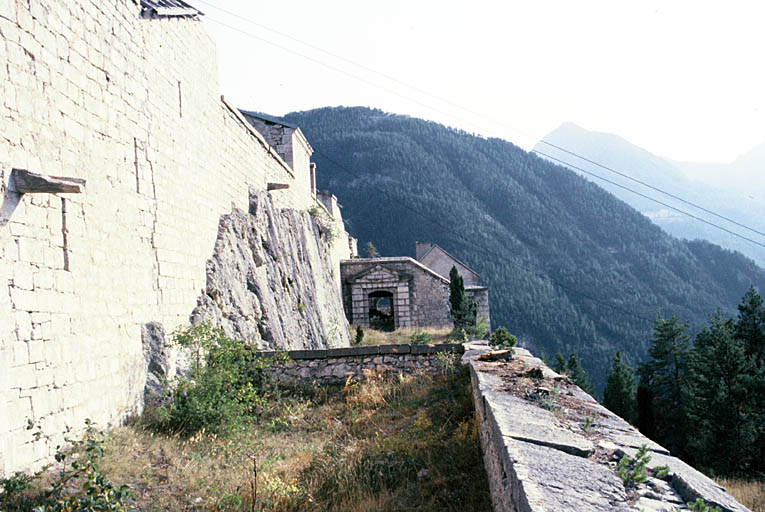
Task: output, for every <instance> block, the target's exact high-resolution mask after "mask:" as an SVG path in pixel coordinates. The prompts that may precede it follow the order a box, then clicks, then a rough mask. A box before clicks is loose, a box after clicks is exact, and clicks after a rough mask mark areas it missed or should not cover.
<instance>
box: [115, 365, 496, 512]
mask: <svg viewBox="0 0 765 512" xmlns="http://www.w3.org/2000/svg"><path fill="white" fill-rule="evenodd" d="M280 404H281V407H280V408H278V411H277V412H275V413H274V414H273V415H272V416H271V417H268V418H261V419H260V421H259V422H258V423H257V424H253V425H251V426H249V427H247V428H246V429H245V430H244V431H242V432H240V433H238V434H236V435H234V436H233V437H231V438H219V437H216V436H215V435H212V434H204V433H203V434H198V435H196V436H194V437H192V438H188V439H184V438H180V437H178V436H168V435H164V434H158V433H155V432H152V431H150V430H148V429H146V428H145V427H143V426H142V425H141V422H140V421H139V422H136V424H134V425H131V426H127V427H122V428H119V429H116V430H114V431H113V432H112V433H111V434H110V435H109V437H108V439H107V442H106V445H105V447H104V448H105V451H106V455H105V457H104V459H103V460H102V462H101V464H100V466H101V470H102V473H103V474H104V475H105V476H106V477H107V478H109V479H110V480H111V481H113V482H115V483H117V484H123V483H125V484H128V485H129V486H130V487H131V488H132V489H133V490H134V491H135V494H136V497H137V501H138V503H137V504H138V506H139V508H140V510H143V511H173V512H175V511H191V510H200V511H201V510H211V511H228V510H246V511H251V510H259V511H261V510H268V511H287V510H304V511H325V510H327V511H348V510H354V511H356V510H358V511H364V510H367V511H383V510H424V511H428V510H432V511H436V510H438V511H450V510H454V511H461V512H464V511H469V510H490V509H491V503H490V499H489V490H488V483H487V480H486V474H485V472H484V469H483V463H482V459H481V452H480V446H479V443H478V437H477V424H476V421H475V419H474V414H473V407H472V402H471V397H470V388H469V378H468V376H467V375H466V373H465V372H462V373H459V374H455V375H451V376H435V377H431V376H425V375H415V376H401V375H397V376H392V377H382V376H378V375H374V374H369V375H367V378H366V379H364V380H363V381H361V382H359V381H355V380H354V381H350V382H348V383H347V384H346V386H344V387H335V388H327V387H306V388H302V389H291V390H286V391H285V394H284V395H283V397H282V398H281V401H280ZM253 469H256V470H257V475H256V474H255V472H254V471H253ZM253 486H255V487H253ZM256 494H257V495H256Z"/></svg>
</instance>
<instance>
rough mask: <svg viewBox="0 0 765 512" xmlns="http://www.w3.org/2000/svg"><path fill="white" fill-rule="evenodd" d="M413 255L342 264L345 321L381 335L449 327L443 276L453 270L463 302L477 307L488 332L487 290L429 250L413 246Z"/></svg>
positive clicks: (434, 249) (448, 258) (448, 259)
mask: <svg viewBox="0 0 765 512" xmlns="http://www.w3.org/2000/svg"><path fill="white" fill-rule="evenodd" d="M417 255H418V259H414V258H410V257H408V256H402V257H393V258H363V259H360V258H357V259H351V260H345V261H342V262H341V263H340V276H341V279H342V286H343V301H344V305H345V314H346V317H347V318H348V321H349V322H350V323H351V324H353V325H356V326H360V327H369V328H372V329H378V330H385V331H392V330H394V329H400V328H406V327H410V328H428V327H429V328H444V327H451V326H452V319H451V316H450V314H449V278H448V273H449V270H450V269H451V267H452V265H454V266H455V267H457V271H458V272H459V273H460V275H462V277H463V279H464V281H465V292H466V294H467V296H468V297H470V298H471V299H473V300H474V301H476V302H477V303H478V317H479V318H480V317H486V324H487V326H489V327H490V317H489V289H488V287H486V286H479V285H478V284H477V282H478V278H479V277H480V276H479V275H478V273H476V272H475V271H474V270H473V269H471V268H470V267H468V266H467V265H465V264H464V263H462V262H461V261H459V260H458V259H456V258H454V257H453V256H452V255H451V254H449V253H448V252H446V251H445V250H444V249H442V248H441V247H439V246H438V245H435V244H421V243H418V244H417ZM426 262H427V263H428V264H426ZM430 265H432V266H433V267H435V268H438V269H439V270H440V271H441V272H440V273H439V272H436V271H435V270H434V269H433V268H431V266H430ZM442 274H446V275H442Z"/></svg>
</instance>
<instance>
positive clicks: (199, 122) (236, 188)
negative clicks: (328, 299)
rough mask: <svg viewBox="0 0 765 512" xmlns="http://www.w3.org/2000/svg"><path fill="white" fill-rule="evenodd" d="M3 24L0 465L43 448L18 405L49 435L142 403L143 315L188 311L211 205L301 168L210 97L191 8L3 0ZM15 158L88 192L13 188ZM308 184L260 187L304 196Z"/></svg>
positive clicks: (169, 317)
mask: <svg viewBox="0 0 765 512" xmlns="http://www.w3.org/2000/svg"><path fill="white" fill-rule="evenodd" d="M0 34H1V36H0V37H2V39H0V52H2V53H3V54H4V55H6V56H7V57H6V58H7V60H6V62H7V65H6V66H2V67H0V90H2V94H1V95H0V97H2V100H1V102H0V194H1V195H2V204H1V205H0V283H2V287H3V289H2V290H0V476H2V475H7V474H9V473H10V472H11V471H14V470H17V469H27V468H32V467H35V466H39V465H40V464H41V463H42V462H43V461H45V460H46V459H47V458H48V457H49V456H50V455H51V446H55V442H53V443H50V444H45V443H42V442H38V443H32V442H30V440H31V437H30V436H29V432H28V431H26V430H25V428H24V427H25V425H26V420H27V418H29V419H32V420H34V421H38V422H40V423H41V424H42V426H43V429H44V431H45V432H46V433H51V434H55V433H57V432H62V431H63V429H64V426H65V425H69V426H72V427H77V426H81V425H82V422H83V420H84V419H85V418H92V419H93V420H94V421H96V422H98V423H99V424H100V425H102V426H105V425H106V424H108V423H110V422H116V421H120V420H121V419H122V418H125V417H126V416H128V415H131V414H134V413H136V412H138V411H139V410H140V408H141V406H142V394H143V387H144V382H145V379H146V361H145V359H144V354H143V349H142V344H141V326H142V325H144V324H146V323H148V322H152V321H156V322H160V323H162V324H163V325H164V326H165V328H166V329H167V330H168V331H169V330H172V329H173V328H174V327H175V326H178V325H181V324H184V323H186V322H187V321H188V318H189V314H190V313H191V311H192V310H193V308H194V306H195V303H196V300H197V298H198V296H199V295H200V293H201V290H202V289H203V288H204V287H205V263H206V261H207V259H208V258H210V256H211V254H212V251H213V246H214V243H215V239H216V235H217V231H218V229H217V228H218V221H219V218H220V217H221V215H223V214H226V213H229V212H230V211H231V210H232V206H236V207H238V208H241V209H244V210H245V211H246V210H247V207H248V199H249V195H248V189H249V187H253V188H255V189H259V190H265V188H266V184H267V183H268V182H280V183H290V184H292V185H295V175H296V174H298V173H293V172H292V170H291V169H290V167H289V166H287V165H286V164H285V162H284V161H283V160H282V159H281V158H280V157H278V155H276V153H275V151H273V150H269V148H268V146H267V144H266V143H265V141H264V139H263V138H262V137H261V136H260V135H258V134H257V133H256V132H255V131H254V130H252V129H251V127H249V126H248V125H247V124H246V122H245V121H244V120H243V119H242V117H241V115H240V114H239V113H238V112H237V111H235V110H233V109H232V108H230V107H229V106H228V105H227V104H226V103H225V102H222V101H221V97H220V92H219V87H218V83H217V79H216V77H217V76H218V70H217V64H216V60H215V47H214V45H213V43H212V41H211V39H210V37H209V36H208V35H207V33H206V32H205V30H204V28H203V26H202V23H201V22H200V21H198V20H196V19H191V18H173V19H167V18H165V19H151V20H149V19H140V18H139V6H138V5H137V4H136V3H135V1H134V0H112V1H109V2H106V3H105V2H97V1H95V0H92V1H91V0H70V1H67V2H60V1H56V0H35V1H33V2H18V1H13V0H11V1H5V2H0ZM303 163H305V164H306V165H307V162H301V164H300V165H303ZM12 168H23V169H27V170H29V171H32V172H38V173H42V174H48V175H57V176H68V177H76V178H84V179H86V180H87V185H86V191H85V193H83V194H60V195H51V194H24V195H23V196H20V195H19V194H17V193H15V191H14V188H13V184H12V183H11V180H10V175H11V169H12ZM301 172H303V171H302V170H301ZM308 173H309V171H308V169H305V171H304V174H305V175H306V176H308ZM304 189H305V190H310V188H309V185H308V184H307V183H306V184H305V186H303V185H302V184H301V185H300V186H292V187H291V188H290V189H289V190H288V191H276V192H274V194H273V195H272V197H273V199H274V201H275V202H276V203H277V205H278V206H279V207H290V208H297V209H307V208H309V207H310V206H312V205H314V204H315V203H314V200H313V199H312V198H311V196H310V193H307V194H302V193H301V192H300V191H302V190H304ZM339 235H341V234H339ZM338 245H339V247H342V246H343V245H344V243H341V244H338ZM345 254H346V256H345V257H348V253H345ZM338 259H339V258H338ZM338 284H339V283H338ZM294 343H295V345H294V346H292V347H290V348H299V345H300V343H301V340H294Z"/></svg>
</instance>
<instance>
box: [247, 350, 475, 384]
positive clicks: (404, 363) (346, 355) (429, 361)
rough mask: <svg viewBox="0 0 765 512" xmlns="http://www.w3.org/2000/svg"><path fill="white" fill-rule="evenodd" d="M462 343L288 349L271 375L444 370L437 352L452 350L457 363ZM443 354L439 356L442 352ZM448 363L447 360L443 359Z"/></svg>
mask: <svg viewBox="0 0 765 512" xmlns="http://www.w3.org/2000/svg"><path fill="white" fill-rule="evenodd" d="M463 352H464V347H463V346H462V345H459V344H457V345H455V344H442V345H375V346H369V347H347V348H337V349H328V350H297V351H294V350H293V351H289V352H287V355H288V356H289V358H290V360H289V361H288V362H287V363H277V364H276V365H274V367H273V372H274V375H276V376H277V377H278V378H279V379H280V380H282V381H285V382H299V381H315V382H318V383H324V384H342V383H344V382H346V381H347V380H348V378H349V377H356V378H364V377H367V376H369V375H384V374H387V373H393V374H396V373H404V374H406V373H415V372H426V373H437V372H441V371H444V363H443V362H441V361H442V360H439V356H438V354H453V355H455V356H457V357H456V358H454V359H453V360H452V362H453V363H454V364H457V365H459V364H461V363H460V359H459V354H462V353H463ZM258 354H259V355H260V356H263V357H275V356H276V355H277V354H278V353H277V352H259V353H258ZM442 357H443V356H442ZM447 364H448V363H447Z"/></svg>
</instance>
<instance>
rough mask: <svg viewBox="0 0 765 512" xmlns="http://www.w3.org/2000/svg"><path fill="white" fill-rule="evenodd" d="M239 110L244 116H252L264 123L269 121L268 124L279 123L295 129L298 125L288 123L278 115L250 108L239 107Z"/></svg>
mask: <svg viewBox="0 0 765 512" xmlns="http://www.w3.org/2000/svg"><path fill="white" fill-rule="evenodd" d="M239 112H241V113H242V115H244V116H246V117H247V116H249V117H254V118H256V119H260V120H261V121H265V122H266V123H269V124H280V125H282V126H286V127H287V128H293V129H295V130H297V128H298V125H296V124H292V123H288V122H286V121H284V120H282V119H279V118H278V117H275V116H270V115H268V114H264V113H262V112H254V111H252V110H242V109H239Z"/></svg>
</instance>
